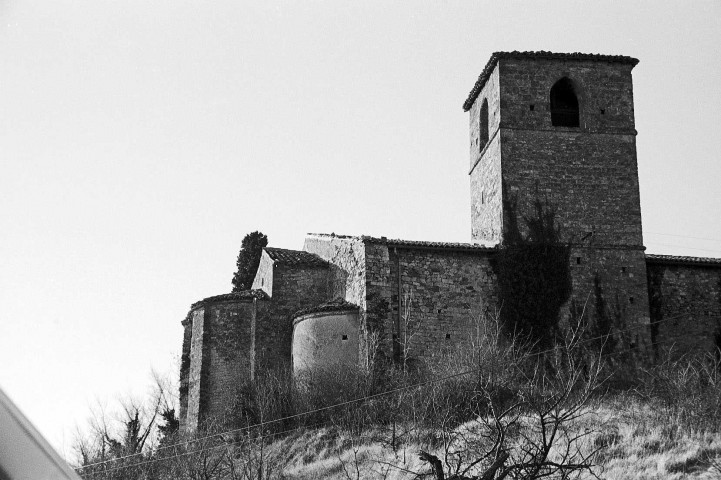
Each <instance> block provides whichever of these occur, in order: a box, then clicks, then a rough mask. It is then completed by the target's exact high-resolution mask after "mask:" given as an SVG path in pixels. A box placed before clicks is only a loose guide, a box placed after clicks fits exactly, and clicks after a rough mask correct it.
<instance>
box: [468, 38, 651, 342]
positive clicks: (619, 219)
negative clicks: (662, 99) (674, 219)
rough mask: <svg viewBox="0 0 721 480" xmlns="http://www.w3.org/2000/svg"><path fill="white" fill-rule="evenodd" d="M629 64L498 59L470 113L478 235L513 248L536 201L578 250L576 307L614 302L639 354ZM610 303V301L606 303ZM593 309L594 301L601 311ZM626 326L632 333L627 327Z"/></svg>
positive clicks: (640, 281) (640, 252)
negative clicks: (552, 215)
mask: <svg viewBox="0 0 721 480" xmlns="http://www.w3.org/2000/svg"><path fill="white" fill-rule="evenodd" d="M637 63H638V60H636V59H635V58H631V57H626V56H612V55H591V54H581V53H570V54H568V53H551V52H496V53H494V54H493V55H492V56H491V58H490V60H489V61H488V63H487V64H486V66H485V68H484V69H483V71H482V72H481V75H480V77H479V78H478V81H477V82H476V83H475V85H474V86H473V89H472V90H471V93H470V95H469V96H468V99H467V100H466V101H465V103H464V104H463V109H464V110H465V111H467V112H470V168H469V175H470V181H471V232H472V237H473V239H474V240H476V241H478V242H480V243H485V244H504V243H506V242H507V241H508V240H509V234H510V233H511V230H514V231H520V233H521V235H523V234H524V232H526V233H527V222H526V220H527V219H528V218H530V217H532V216H533V214H534V208H535V206H536V205H538V204H539V203H540V204H543V205H545V206H547V207H548V208H549V209H551V210H553V211H554V212H555V222H556V226H558V227H559V228H560V234H561V237H562V238H561V240H562V241H563V242H570V243H571V245H572V249H571V258H570V263H571V265H570V268H571V278H572V284H573V287H572V288H573V293H572V298H573V300H574V301H575V302H576V303H577V304H580V305H586V306H590V305H597V304H602V305H605V306H604V307H603V308H600V307H599V308H600V309H599V311H598V312H595V315H597V316H601V315H604V313H603V312H602V311H601V310H603V309H606V310H608V311H607V312H606V313H605V314H607V315H609V316H611V317H613V318H614V319H615V323H616V324H617V326H618V329H619V330H628V328H627V327H633V326H634V325H636V326H638V327H640V328H636V329H635V332H633V334H630V336H629V338H627V339H625V340H624V341H625V342H626V343H628V344H629V346H630V347H632V348H633V347H634V346H635V345H636V344H638V343H639V341H638V340H637V337H638V338H645V337H647V336H648V335H647V332H645V331H643V327H644V326H645V325H648V322H649V320H648V317H649V313H648V293H647V286H646V263H645V255H644V246H643V238H642V230H641V206H640V197H639V186H638V169H637V162H636V129H635V122H634V111H633V83H632V78H631V70H632V69H633V68H634V66H636V64H637ZM601 300H602V301H601ZM594 301H596V303H594ZM622 327H623V328H622Z"/></svg>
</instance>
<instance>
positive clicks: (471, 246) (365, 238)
mask: <svg viewBox="0 0 721 480" xmlns="http://www.w3.org/2000/svg"><path fill="white" fill-rule="evenodd" d="M308 235H312V236H315V237H332V238H340V239H344V240H357V241H360V242H364V243H376V244H383V245H388V246H389V247H408V248H418V249H425V250H468V251H471V250H472V251H477V252H496V251H498V249H497V248H495V247H488V246H486V245H481V244H478V243H461V242H429V241H422V240H401V239H398V238H386V237H371V236H369V235H361V236H352V235H336V234H335V233H309V234H308Z"/></svg>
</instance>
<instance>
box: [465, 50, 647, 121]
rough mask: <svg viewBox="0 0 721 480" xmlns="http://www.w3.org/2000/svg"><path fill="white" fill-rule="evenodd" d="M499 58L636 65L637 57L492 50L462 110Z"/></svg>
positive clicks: (477, 92) (481, 87)
mask: <svg viewBox="0 0 721 480" xmlns="http://www.w3.org/2000/svg"><path fill="white" fill-rule="evenodd" d="M501 58H550V59H553V60H578V61H583V60H593V61H596V62H608V63H627V64H629V65H636V64H637V63H638V59H635V58H633V57H626V56H624V55H600V54H594V53H579V52H576V53H553V52H544V51H539V52H517V51H513V52H494V53H493V55H491V58H490V59H489V60H488V63H486V66H485V67H484V68H483V71H482V72H481V75H480V76H479V77H478V80H476V84H475V85H473V89H472V90H471V93H469V94H468V98H467V99H466V101H465V102H463V111H464V112H467V111H468V110H470V109H471V107H472V106H473V102H475V101H476V98H477V97H478V94H479V93H481V90H482V89H483V85H485V84H486V81H487V80H488V77H490V76H491V73H492V72H493V69H494V68H495V67H496V64H497V63H498V60H499V59H501Z"/></svg>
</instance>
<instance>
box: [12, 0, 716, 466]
mask: <svg viewBox="0 0 721 480" xmlns="http://www.w3.org/2000/svg"><path fill="white" fill-rule="evenodd" d="M719 18H721V2H718V1H697V2H687V1H678V2H668V1H643V2H640V1H639V2H634V1H630V2H629V1H624V2H621V1H614V2H605V1H597V2H578V1H574V2H550V1H534V2H520V1H504V2H480V1H474V2H470V1H434V2H431V1H412V2H411V1H401V2H386V1H364V2H350V1H347V2H346V1H336V0H333V1H306V2H300V1H267V2H245V1H237V0H235V1H226V0H215V1H213V2H201V1H188V0H153V1H147V0H122V1H121V0H92V1H91V0H86V1H79V0H75V1H69V0H46V1H40V0H24V1H14V0H0V232H2V233H1V234H0V305H2V307H0V388H2V389H3V390H4V391H5V392H6V393H7V394H8V395H9V396H10V398H12V399H13V400H14V401H15V402H16V403H17V404H18V406H19V407H20V408H21V410H23V411H24V412H25V414H26V415H27V416H28V417H29V418H30V420H31V421H32V422H33V423H34V424H35V425H36V426H37V427H38V429H39V430H40V431H41V432H42V433H43V434H45V435H46V436H47V437H48V439H49V440H50V442H51V443H52V444H53V445H55V446H56V448H58V449H59V450H60V451H61V453H63V454H65V455H70V454H71V446H72V440H73V435H74V431H75V428H76V425H80V426H82V425H84V424H85V422H86V419H87V417H88V416H89V415H90V409H91V408H92V407H93V405H97V403H98V402H101V403H102V402H107V403H112V402H113V401H114V400H115V399H117V398H121V397H123V396H127V395H131V394H133V395H142V394H143V393H145V392H146V391H147V390H148V388H149V384H150V383H151V374H150V372H151V369H155V370H157V371H158V372H161V373H167V374H170V375H173V376H176V377H177V371H178V358H179V355H180V348H181V342H182V327H181V325H180V322H181V320H182V319H183V318H184V317H185V315H186V313H187V311H188V308H189V306H190V304H191V303H193V302H195V301H197V300H199V299H201V298H204V297H206V296H210V295H215V294H219V293H225V292H228V291H230V288H231V283H230V280H231V278H232V274H233V271H234V270H235V260H236V257H237V254H238V250H239V247H240V243H241V240H242V238H243V236H244V235H245V234H247V233H249V232H251V231H254V230H260V231H262V232H264V233H266V234H267V235H268V237H269V240H270V245H272V246H276V247H283V248H292V249H300V248H302V245H303V240H304V237H305V234H306V233H308V232H324V233H331V232H335V233H338V234H366V235H375V236H387V237H389V238H403V239H417V240H442V241H443V240H445V241H469V240H470V199H469V180H468V161H469V160H468V148H467V144H468V114H467V113H464V112H463V110H462V104H463V101H464V100H465V99H466V97H467V95H468V92H469V91H470V89H471V88H472V87H473V84H474V82H475V81H476V79H477V78H478V75H479V74H480V72H481V70H482V69H483V66H484V65H485V63H486V61H487V60H488V58H489V57H490V55H491V53H492V52H494V51H511V50H550V51H555V52H575V51H580V52H584V53H602V54H612V55H629V56H633V57H636V58H638V59H640V63H639V65H638V66H637V67H636V68H635V69H634V71H633V79H634V100H635V113H636V128H637V130H638V137H637V150H638V166H639V176H640V190H641V210H642V215H643V221H644V225H643V226H644V242H645V245H646V246H647V251H648V252H650V253H662V254H674V255H692V256H711V257H713V256H716V257H721V222H719V207H721V189H720V188H719V187H718V179H719V178H721V156H720V155H719V152H721V134H719V131H718V128H719V125H721V61H720V60H721V58H719V56H720V54H719V50H718V46H719V45H721V29H720V28H718V19H719Z"/></svg>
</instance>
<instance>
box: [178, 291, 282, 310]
mask: <svg viewBox="0 0 721 480" xmlns="http://www.w3.org/2000/svg"><path fill="white" fill-rule="evenodd" d="M254 298H255V299H258V300H265V299H267V298H268V295H267V294H266V293H265V292H264V291H263V290H259V289H256V290H243V291H240V292H231V293H222V294H220V295H213V296H212V297H206V298H204V299H202V300H199V301H197V302H195V303H194V304H192V305H191V306H190V309H191V310H195V309H196V308H198V307H200V306H203V305H206V304H208V303H213V302H230V301H234V302H252V301H253V299H254Z"/></svg>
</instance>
